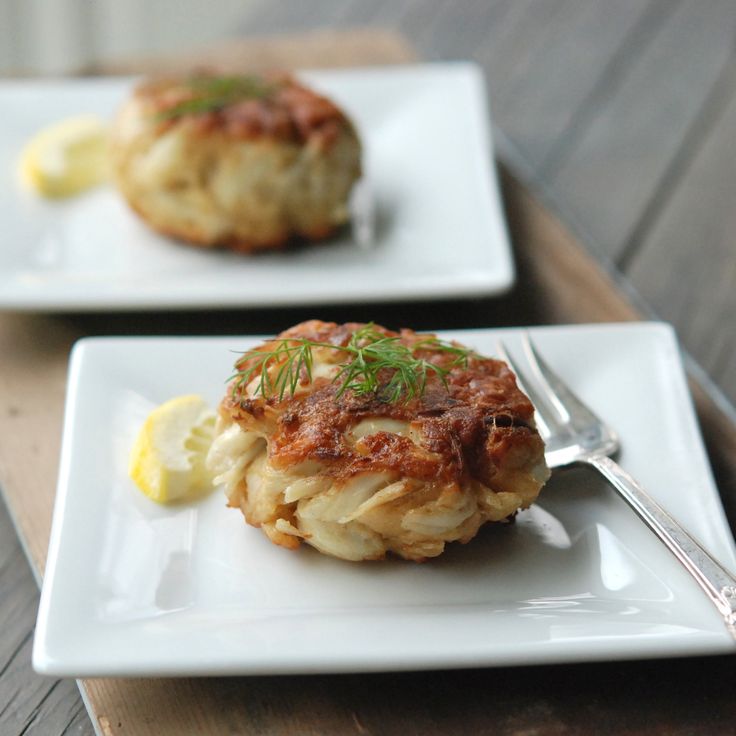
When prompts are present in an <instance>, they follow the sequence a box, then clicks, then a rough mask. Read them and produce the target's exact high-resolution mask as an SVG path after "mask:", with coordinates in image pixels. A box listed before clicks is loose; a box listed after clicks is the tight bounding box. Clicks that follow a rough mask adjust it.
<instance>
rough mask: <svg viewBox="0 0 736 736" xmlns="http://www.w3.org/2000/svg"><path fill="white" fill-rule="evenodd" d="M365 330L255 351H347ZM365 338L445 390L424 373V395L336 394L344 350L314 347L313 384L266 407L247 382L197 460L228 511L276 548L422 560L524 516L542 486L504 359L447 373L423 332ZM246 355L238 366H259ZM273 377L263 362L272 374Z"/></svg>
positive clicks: (294, 336)
mask: <svg viewBox="0 0 736 736" xmlns="http://www.w3.org/2000/svg"><path fill="white" fill-rule="evenodd" d="M362 327H364V325H361V324H345V325H336V324H333V323H325V322H319V321H310V322H305V323H302V324H300V325H297V326H295V327H293V328H291V329H289V330H287V331H286V332H283V333H281V334H280V335H279V336H277V337H276V338H275V339H274V340H272V341H269V342H266V343H264V344H263V345H262V346H261V347H259V348H257V350H259V351H271V350H273V349H274V348H276V347H277V346H278V345H279V344H283V341H284V340H286V341H287V344H296V343H289V342H288V341H290V340H300V339H307V340H310V341H314V342H319V343H327V344H329V345H335V346H344V345H346V344H347V343H348V341H349V340H350V338H351V336H352V335H353V333H354V332H356V330H359V329H360V328H362ZM375 329H376V330H377V331H378V332H379V333H382V334H384V335H386V336H390V337H396V338H398V339H399V340H400V342H401V343H403V344H404V345H406V346H409V347H411V346H416V348H414V349H413V350H414V351H415V352H414V354H415V355H416V356H417V357H421V358H424V359H425V360H427V361H430V362H431V363H434V364H435V365H439V366H442V367H444V368H447V369H448V370H449V372H448V373H447V374H446V376H445V381H446V383H443V382H442V380H441V379H440V378H438V377H437V376H435V375H434V374H431V375H430V377H429V379H428V381H427V385H426V389H425V391H424V393H423V394H422V395H420V396H415V397H414V398H412V399H410V400H408V401H399V402H395V403H390V402H388V401H385V400H381V399H380V398H379V397H380V392H379V393H378V395H376V394H365V395H360V394H356V393H355V392H353V391H350V390H348V391H344V392H343V393H340V381H339V380H337V381H336V380H334V379H335V376H336V375H337V373H338V371H339V370H340V367H341V365H343V364H344V363H345V361H346V359H347V356H346V354H345V353H344V352H343V351H340V350H334V349H330V348H324V347H313V348H312V359H313V364H312V369H311V380H310V376H309V375H307V373H306V372H302V375H301V377H300V380H299V383H298V386H297V389H296V391H295V392H294V394H293V395H292V394H291V393H287V394H286V395H284V396H283V398H279V397H278V396H271V397H269V398H264V397H263V396H262V395H260V393H258V392H256V390H255V385H256V383H257V381H258V380H259V376H256V375H254V376H253V377H252V378H251V380H250V381H249V382H248V384H247V385H239V384H238V383H237V382H234V383H233V385H232V386H231V389H230V390H229V391H228V393H227V394H226V396H225V397H224V398H223V400H222V402H221V405H220V409H219V418H218V426H217V429H216V433H217V436H216V438H215V441H214V443H213V445H212V448H211V450H210V454H209V458H208V463H209V465H210V467H211V468H212V469H213V470H214V471H215V472H216V473H218V474H219V475H218V482H222V483H224V485H225V489H226V493H227V496H228V501H229V505H230V506H233V507H236V508H240V509H241V511H242V512H243V514H244V516H245V519H246V521H247V522H248V523H250V524H252V525H254V526H260V527H261V528H262V529H263V531H264V532H265V533H266V534H267V535H268V537H269V538H270V539H271V541H273V542H275V543H276V544H280V545H283V546H285V547H290V548H296V547H298V546H299V544H300V542H302V541H305V542H307V543H309V544H311V545H312V546H314V547H316V548H317V549H319V550H320V551H321V552H324V553H326V554H330V555H333V556H335V557H341V558H343V559H348V560H362V559H382V558H383V557H385V556H386V554H387V553H394V554H396V555H398V556H400V557H404V558H406V559H410V560H417V561H421V560H424V559H426V558H428V557H434V556H436V555H439V554H440V553H441V552H442V551H443V550H444V547H445V544H446V543H447V542H451V541H456V540H458V541H461V542H468V541H469V540H470V539H472V538H473V537H474V536H475V534H476V533H477V532H478V529H479V528H480V527H481V525H482V524H484V523H485V522H499V521H505V520H508V519H509V517H512V516H513V515H514V514H515V513H516V512H517V511H518V510H519V509H522V508H526V507H528V506H529V505H530V504H531V503H533V502H534V500H535V499H536V498H537V495H538V493H539V491H540V489H541V487H542V485H543V484H544V483H545V481H546V480H547V478H548V477H549V471H548V469H547V466H546V464H545V462H544V445H543V442H542V440H541V438H540V437H539V434H538V433H537V430H536V428H535V425H534V409H533V407H532V404H531V403H530V401H529V400H528V399H527V397H526V396H525V395H524V394H523V393H522V392H521V391H520V390H519V388H518V386H517V384H516V379H515V377H514V375H513V374H512V373H511V371H510V370H509V368H508V367H507V366H506V364H505V363H503V362H501V361H498V360H493V359H490V358H484V357H481V356H478V355H476V354H474V353H471V354H470V356H469V358H468V361H467V365H465V366H462V365H455V364H453V363H452V361H453V359H454V357H453V356H452V355H451V354H448V352H447V351H442V350H439V349H436V348H433V347H432V345H431V344H429V345H427V344H426V338H427V337H434V336H431V335H426V334H422V335H420V334H417V333H415V332H413V331H411V330H402V331H401V332H400V333H396V332H391V331H389V330H386V329H385V328H382V327H375ZM247 355H248V356H250V357H246V358H244V361H245V362H244V363H243V362H241V365H240V366H239V367H240V368H247V367H248V364H249V362H250V361H253V360H257V358H254V357H253V353H249V354H247ZM278 369H279V365H277V364H269V367H268V371H269V373H270V374H272V378H273V376H275V374H276V372H277V371H278ZM389 378H390V376H389V375H388V374H385V375H383V376H382V379H381V380H382V381H388V380H389Z"/></svg>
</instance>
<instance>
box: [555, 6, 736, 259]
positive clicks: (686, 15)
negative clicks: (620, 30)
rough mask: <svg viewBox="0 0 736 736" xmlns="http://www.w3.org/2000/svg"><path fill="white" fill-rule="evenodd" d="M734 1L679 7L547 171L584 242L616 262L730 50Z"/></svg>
mask: <svg viewBox="0 0 736 736" xmlns="http://www.w3.org/2000/svg"><path fill="white" fill-rule="evenodd" d="M735 24H736V14H735V13H734V4H733V2H732V0H705V1H704V2H698V3H693V2H685V3H681V4H679V5H678V6H677V7H676V8H675V9H674V11H673V12H672V13H671V15H669V16H668V17H667V18H666V19H665V20H664V22H663V23H662V25H661V26H660V27H659V28H658V29H657V33H656V34H655V35H654V36H653V38H652V39H651V41H650V43H649V45H648V46H647V48H646V49H644V50H643V52H642V53H641V54H640V55H639V56H638V58H637V59H636V60H635V61H634V62H632V64H631V67H630V68H629V70H628V74H627V78H626V81H625V83H624V84H622V85H621V86H620V87H619V88H618V89H616V90H615V91H613V93H612V94H611V93H610V92H609V95H610V96H609V97H608V98H607V99H603V100H601V101H600V104H599V105H598V106H597V108H596V111H595V117H594V119H592V120H591V121H590V124H589V126H588V127H587V129H586V130H585V131H581V134H580V135H579V136H578V137H577V139H576V141H575V147H574V149H572V150H570V151H569V153H568V155H567V156H566V157H565V158H564V159H562V158H558V159H557V160H555V161H554V162H551V163H550V164H548V166H547V168H546V170H545V171H542V172H541V176H542V177H543V179H544V180H545V182H546V183H547V185H548V186H549V187H550V189H551V190H552V191H554V196H555V201H556V202H559V206H560V207H562V208H564V210H565V211H566V212H567V213H569V216H570V217H571V218H573V219H574V221H575V222H576V223H577V226H578V227H579V228H580V232H581V233H583V234H584V236H585V238H586V242H587V243H588V244H589V245H591V246H594V247H596V248H599V249H600V250H601V251H602V252H604V253H605V254H606V255H607V256H608V257H609V258H612V259H614V260H615V259H616V258H617V257H618V256H619V255H620V254H621V253H622V251H623V250H624V249H625V248H626V245H627V243H628V237H629V235H630V233H631V231H632V230H633V229H634V228H635V227H636V225H637V223H638V222H639V220H640V218H641V217H642V216H643V215H644V213H645V211H646V208H647V204H648V202H649V200H650V199H651V197H653V196H654V193H655V192H656V191H657V190H658V187H659V186H660V183H661V182H662V180H663V178H664V176H665V174H666V172H667V168H668V164H669V163H670V161H671V160H672V159H673V157H674V156H675V152H676V151H678V150H679V148H680V146H682V145H683V143H684V141H685V138H686V136H687V132H688V130H689V129H690V126H691V125H693V123H694V122H695V120H696V119H697V117H698V114H699V112H700V110H701V109H702V107H703V105H704V103H705V101H706V100H707V97H708V93H709V91H710V89H711V87H712V85H713V84H714V83H715V81H716V80H717V79H718V76H719V75H720V73H721V71H722V69H723V67H724V65H725V64H726V63H727V61H728V59H729V58H730V55H731V53H732V49H731V43H732V41H733V36H734V27H735Z"/></svg>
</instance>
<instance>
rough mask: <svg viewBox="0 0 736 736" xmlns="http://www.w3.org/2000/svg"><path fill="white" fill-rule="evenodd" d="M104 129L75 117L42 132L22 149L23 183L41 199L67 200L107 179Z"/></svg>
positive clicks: (92, 118) (91, 118) (94, 119)
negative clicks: (57, 198) (61, 198)
mask: <svg viewBox="0 0 736 736" xmlns="http://www.w3.org/2000/svg"><path fill="white" fill-rule="evenodd" d="M107 170H108V165H107V128H106V126H105V124H104V123H103V122H102V120H100V119H99V118H97V117H95V116H93V115H79V116H76V117H73V118H68V119H67V120H62V121H61V122H59V123H55V124H54V125H51V126H49V127H48V128H44V129H43V130H41V131H40V132H39V133H37V134H36V135H35V136H34V137H33V138H32V139H31V140H30V141H29V142H28V143H27V144H26V145H25V147H24V148H23V150H22V152H21V156H20V172H21V177H22V178H23V180H24V181H25V182H26V183H27V184H28V186H30V187H31V188H32V189H34V190H35V191H37V192H39V193H40V194H42V195H44V196H45V197H70V196H72V195H74V194H78V193H79V192H82V191H84V190H86V189H89V188H91V187H94V186H97V185H98V184H100V183H102V182H103V181H104V180H105V179H106V178H107Z"/></svg>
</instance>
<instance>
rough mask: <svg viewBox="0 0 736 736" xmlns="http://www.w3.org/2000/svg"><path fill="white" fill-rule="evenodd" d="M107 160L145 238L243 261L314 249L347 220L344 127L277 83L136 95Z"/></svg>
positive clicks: (169, 85)
mask: <svg viewBox="0 0 736 736" xmlns="http://www.w3.org/2000/svg"><path fill="white" fill-rule="evenodd" d="M110 154H111V160H112V168H113V175H114V178H115V181H116V183H117V186H118V188H119V189H120V191H121V192H122V194H123V195H124V197H125V198H126V199H127V201H128V203H129V204H130V206H131V207H132V208H133V209H134V210H135V211H136V212H137V213H138V214H139V215H140V216H141V217H142V218H143V219H144V220H145V221H146V222H147V223H148V224H149V225H150V226H151V227H153V228H154V229H156V230H158V231H160V232H162V233H165V234H168V235H172V236H174V237H176V238H179V239H181V240H184V241H188V242H190V243H193V244H197V245H200V246H207V247H212V246H225V247H229V248H233V249H235V250H239V251H254V250H262V249H269V248H277V247H282V246H284V245H285V244H286V243H287V242H288V241H289V240H290V239H291V238H292V237H297V238H307V239H310V240H319V239H322V238H325V237H327V236H329V235H330V234H331V233H332V232H333V231H334V230H335V229H336V228H337V227H339V226H340V225H342V224H344V223H345V222H346V221H347V220H348V198H349V195H350V191H351V188H352V186H353V184H354V182H355V181H356V180H357V179H358V177H359V176H360V172H361V145H360V142H359V139H358V136H357V133H356V131H355V128H354V126H353V124H352V123H351V121H350V120H349V119H348V118H347V116H346V115H345V114H344V113H343V112H342V111H341V110H340V109H339V108H338V107H337V106H336V105H335V104H334V103H333V102H331V101H330V100H328V99H327V98H325V97H323V96H321V95H319V94H317V93H316V92H314V91H312V90H310V89H308V88H306V87H305V86H303V85H301V84H299V83H297V82H296V81H295V80H294V79H293V78H291V77H288V76H272V77H257V76H217V75H212V74H199V75H195V76H189V77H182V78H171V79H157V80H151V81H148V82H145V83H143V84H141V85H139V86H138V88H137V89H136V90H135V91H134V93H133V95H132V96H131V98H130V99H129V100H128V101H127V102H126V103H125V105H124V106H123V107H122V109H121V110H120V112H119V114H118V116H117V118H116V121H115V124H114V125H113V130H112V133H111V144H110Z"/></svg>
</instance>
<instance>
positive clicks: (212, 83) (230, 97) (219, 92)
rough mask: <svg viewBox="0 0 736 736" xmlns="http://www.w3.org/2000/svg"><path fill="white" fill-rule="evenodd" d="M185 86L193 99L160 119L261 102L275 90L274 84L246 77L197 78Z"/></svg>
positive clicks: (162, 112)
mask: <svg viewBox="0 0 736 736" xmlns="http://www.w3.org/2000/svg"><path fill="white" fill-rule="evenodd" d="M185 84H186V86H187V87H188V88H189V89H190V90H191V92H192V97H190V98H188V99H186V100H182V101H181V102H178V103H177V104H175V105H172V106H171V107H169V108H167V109H166V110H162V111H161V112H160V113H159V117H161V118H162V119H167V120H168V119H172V118H178V117H181V116H182V115H196V114H201V113H206V112H216V111H218V110H221V109H222V108H223V107H227V106H228V105H232V104H233V103H235V102H240V101H241V100H254V99H262V98H263V97H266V96H268V95H269V94H271V93H272V92H273V91H274V90H275V89H276V87H277V85H276V83H272V82H266V81H265V80H263V79H261V78H260V77H253V76H249V75H234V76H222V77H212V76H196V77H190V78H189V79H188V80H187V81H186V83H185Z"/></svg>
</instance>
